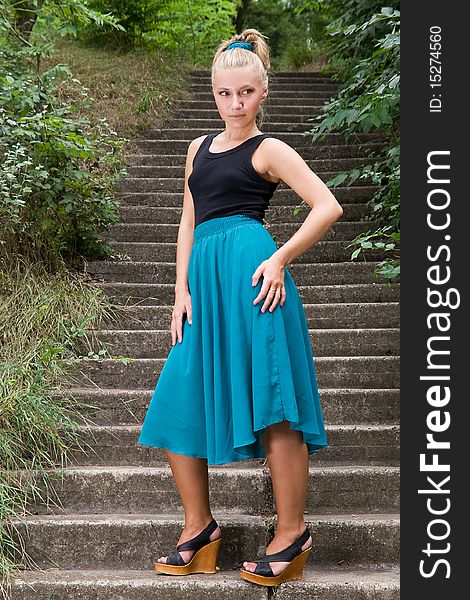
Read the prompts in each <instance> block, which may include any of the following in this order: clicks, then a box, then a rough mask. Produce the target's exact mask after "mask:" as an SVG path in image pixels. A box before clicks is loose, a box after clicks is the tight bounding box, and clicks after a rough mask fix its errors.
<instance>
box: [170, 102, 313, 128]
mask: <svg viewBox="0 0 470 600" xmlns="http://www.w3.org/2000/svg"><path fill="white" fill-rule="evenodd" d="M196 104H198V106H192V107H191V108H176V109H175V111H174V113H173V115H174V116H173V120H172V122H173V123H175V124H176V127H190V126H191V124H192V123H194V122H196V123H197V124H199V119H202V120H203V121H207V120H210V121H213V120H216V121H217V126H216V129H220V128H223V127H224V121H223V120H222V119H221V118H220V114H219V111H218V110H217V108H216V107H215V106H214V105H213V107H212V108H202V107H201V106H199V104H200V102H199V101H196V100H195V101H194V105H196ZM265 107H266V104H265ZM297 108H300V109H301V110H299V111H297V112H296V113H295V114H293V113H289V112H287V111H283V110H282V106H279V107H274V108H270V110H269V111H268V110H265V116H264V119H263V122H262V124H261V125H262V126H261V129H262V128H263V127H264V125H265V123H277V122H279V123H289V124H291V123H304V125H305V124H309V121H308V119H309V118H311V117H314V116H316V115H319V114H321V108H322V107H321V105H319V106H313V107H312V106H309V105H306V106H300V107H297ZM266 113H269V114H267V115H266ZM183 121H184V122H186V121H187V124H186V125H183V124H182V122H183ZM211 126H212V125H211Z"/></svg>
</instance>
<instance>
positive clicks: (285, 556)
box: [240, 527, 312, 585]
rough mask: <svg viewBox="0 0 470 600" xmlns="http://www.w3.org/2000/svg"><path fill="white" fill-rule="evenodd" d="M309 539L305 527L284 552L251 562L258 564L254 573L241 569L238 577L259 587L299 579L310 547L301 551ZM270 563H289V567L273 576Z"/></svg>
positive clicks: (308, 532) (266, 555)
mask: <svg viewBox="0 0 470 600" xmlns="http://www.w3.org/2000/svg"><path fill="white" fill-rule="evenodd" d="M309 537H310V531H309V528H308V527H306V528H305V531H304V532H303V533H302V535H300V536H299V537H298V538H297V539H296V540H295V542H293V543H292V544H291V545H290V546H287V548H284V550H281V551H280V552H276V553H275V554H265V555H264V556H262V557H261V558H258V559H256V560H253V561H251V560H250V561H247V562H254V563H258V564H257V565H256V569H255V570H254V571H248V570H247V569H244V568H241V569H240V575H241V576H242V577H243V579H246V580H247V581H251V582H252V583H258V584H259V585H278V584H279V583H282V582H283V581H289V580H291V579H301V578H302V575H303V570H304V565H305V561H306V560H307V558H308V555H309V554H310V551H311V550H312V546H310V547H309V548H306V549H305V550H302V546H303V545H304V544H305V542H306V541H307V540H308V538H309ZM270 562H290V564H289V565H287V567H286V568H285V569H284V570H283V571H282V573H279V575H274V573H273V570H272V569H271V566H270V565H269V563H270Z"/></svg>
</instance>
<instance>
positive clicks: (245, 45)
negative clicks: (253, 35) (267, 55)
mask: <svg viewBox="0 0 470 600" xmlns="http://www.w3.org/2000/svg"><path fill="white" fill-rule="evenodd" d="M233 48H245V49H246V50H251V51H252V52H253V44H250V42H240V41H238V42H232V43H231V44H229V45H228V46H227V47H226V48H225V50H232V49H233Z"/></svg>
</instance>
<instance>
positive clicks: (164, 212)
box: [119, 198, 371, 225]
mask: <svg viewBox="0 0 470 600" xmlns="http://www.w3.org/2000/svg"><path fill="white" fill-rule="evenodd" d="M181 205H182V198H181ZM343 210H344V214H343V215H342V216H341V221H343V222H345V221H346V222H348V221H359V220H361V219H362V218H363V217H365V216H369V215H371V208H370V206H369V205H368V204H366V203H365V202H363V203H360V202H355V203H354V204H346V205H345V206H343ZM309 211H310V207H309V206H308V205H307V204H306V203H303V204H302V205H301V206H299V205H296V206H292V205H290V206H282V205H281V204H277V203H276V205H274V206H270V207H269V208H268V210H267V211H266V221H267V222H268V223H269V224H274V223H303V221H304V220H305V218H306V217H307V215H308V213H309ZM119 213H120V215H121V222H122V223H157V224H159V225H173V224H174V225H179V223H180V220H181V215H182V214H183V207H182V206H173V207H169V206H145V205H141V206H134V205H125V204H124V205H121V206H120V207H119Z"/></svg>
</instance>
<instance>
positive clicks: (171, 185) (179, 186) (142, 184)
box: [118, 171, 372, 192]
mask: <svg viewBox="0 0 470 600" xmlns="http://www.w3.org/2000/svg"><path fill="white" fill-rule="evenodd" d="M338 174H339V171H321V172H317V173H316V175H317V176H318V177H319V178H320V179H321V180H322V181H323V182H324V183H326V182H327V181H329V180H330V179H333V178H334V177H336V176H337V175H338ZM371 182H372V179H371V177H368V178H367V179H361V180H356V182H355V183H356V184H357V185H358V186H361V185H365V186H370V184H371ZM286 187H287V186H286V184H285V183H284V182H283V181H281V182H280V183H279V186H278V189H279V188H281V189H282V188H286ZM343 187H346V186H343ZM118 189H119V191H121V192H155V191H164V192H169V191H175V190H181V192H182V191H183V189H184V177H125V178H124V179H121V181H120V182H119V183H118Z"/></svg>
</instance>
